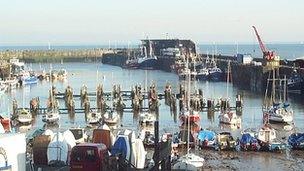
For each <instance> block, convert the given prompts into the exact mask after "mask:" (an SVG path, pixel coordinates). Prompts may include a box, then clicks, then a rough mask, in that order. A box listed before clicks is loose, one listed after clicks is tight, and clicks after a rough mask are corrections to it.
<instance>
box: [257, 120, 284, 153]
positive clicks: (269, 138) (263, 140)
mask: <svg viewBox="0 0 304 171" xmlns="http://www.w3.org/2000/svg"><path fill="white" fill-rule="evenodd" d="M257 139H258V141H259V144H260V146H261V150H266V151H278V150H284V149H286V144H285V143H283V142H281V141H280V140H278V139H277V134H276V130H275V129H273V128H271V127H270V125H269V124H264V125H263V126H262V127H261V128H260V129H259V132H258V135H257Z"/></svg>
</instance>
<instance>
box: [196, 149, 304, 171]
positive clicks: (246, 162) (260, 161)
mask: <svg viewBox="0 0 304 171" xmlns="http://www.w3.org/2000/svg"><path fill="white" fill-rule="evenodd" d="M199 154H200V155H201V156H203V157H204V158H205V161H206V163H205V166H204V168H203V170H217V171H226V170H246V171H249V170H268V171H272V170H275V171H279V170H297V171H298V170H304V151H283V152H242V151H240V152H233V151H220V152H218V151H213V150H202V151H200V152H199Z"/></svg>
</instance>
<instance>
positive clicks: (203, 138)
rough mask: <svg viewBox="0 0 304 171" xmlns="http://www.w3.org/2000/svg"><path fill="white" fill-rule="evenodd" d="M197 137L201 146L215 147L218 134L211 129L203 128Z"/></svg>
mask: <svg viewBox="0 0 304 171" xmlns="http://www.w3.org/2000/svg"><path fill="white" fill-rule="evenodd" d="M197 138H198V140H199V142H200V143H199V145H200V147H201V148H214V145H215V139H216V134H215V132H213V131H210V130H201V131H200V132H199V133H198V135H197Z"/></svg>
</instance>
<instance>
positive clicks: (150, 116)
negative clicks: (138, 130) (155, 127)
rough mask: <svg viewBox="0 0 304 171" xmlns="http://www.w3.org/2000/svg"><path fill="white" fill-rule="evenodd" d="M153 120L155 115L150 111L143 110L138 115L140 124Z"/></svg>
mask: <svg viewBox="0 0 304 171" xmlns="http://www.w3.org/2000/svg"><path fill="white" fill-rule="evenodd" d="M155 121H156V117H155V115H154V114H152V113H150V112H144V113H141V114H140V115H139V123H140V124H153V123H154V122H155Z"/></svg>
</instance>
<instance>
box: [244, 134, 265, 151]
mask: <svg viewBox="0 0 304 171" xmlns="http://www.w3.org/2000/svg"><path fill="white" fill-rule="evenodd" d="M240 146H241V149H242V150H245V151H248V150H251V151H257V150H259V149H260V145H259V143H258V140H257V139H256V138H255V137H253V136H251V135H250V134H249V133H245V134H243V135H242V138H241V140H240Z"/></svg>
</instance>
